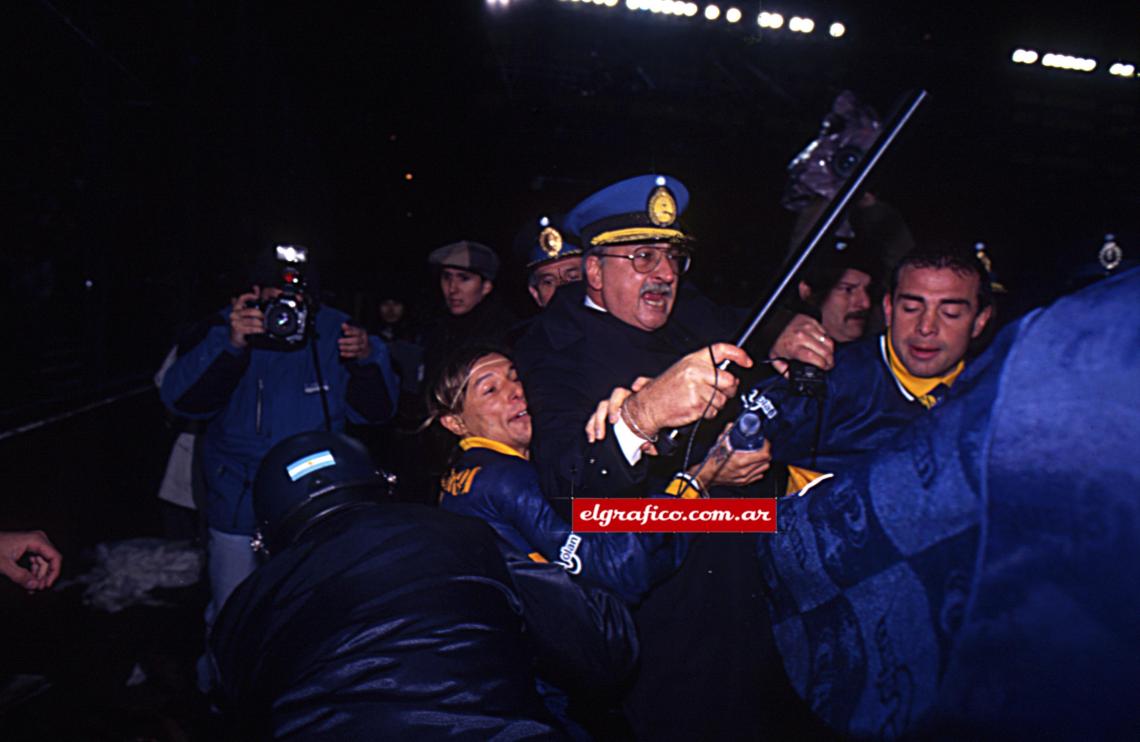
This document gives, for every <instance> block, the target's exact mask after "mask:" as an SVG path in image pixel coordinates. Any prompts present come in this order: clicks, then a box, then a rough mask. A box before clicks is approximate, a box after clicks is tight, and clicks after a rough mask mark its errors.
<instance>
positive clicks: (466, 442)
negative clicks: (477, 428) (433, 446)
mask: <svg viewBox="0 0 1140 742" xmlns="http://www.w3.org/2000/svg"><path fill="white" fill-rule="evenodd" d="M459 447H460V448H462V449H463V450H464V451H470V450H471V449H472V448H489V449H491V450H492V451H496V452H498V453H501V454H506V455H507V456H518V457H519V458H520V459H525V458H527V457H526V456H524V455H523V454H521V453H519V452H518V451H516V450H515V449H513V448H511V447H510V446H508V445H507V444H506V443H500V442H499V441H493V440H491V439H490V438H480V437H479V436H477V435H472V436H468V437H467V438H464V439H463V440H461V441H459Z"/></svg>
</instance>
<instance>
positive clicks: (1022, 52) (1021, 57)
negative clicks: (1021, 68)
mask: <svg viewBox="0 0 1140 742" xmlns="http://www.w3.org/2000/svg"><path fill="white" fill-rule="evenodd" d="M1010 58H1011V59H1012V60H1013V61H1014V62H1016V63H1017V64H1035V63H1036V62H1037V52H1035V51H1033V50H1032V49H1014V50H1013V56H1012V57H1010Z"/></svg>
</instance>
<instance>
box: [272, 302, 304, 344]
mask: <svg viewBox="0 0 1140 742" xmlns="http://www.w3.org/2000/svg"><path fill="white" fill-rule="evenodd" d="M265 331H266V332H267V333H269V334H270V335H273V336H275V337H280V338H286V337H289V336H290V335H292V334H293V333H295V332H296V331H297V312H296V310H294V309H293V307H291V306H289V305H288V304H281V303H277V304H274V305H273V306H271V307H269V309H268V310H267V312H266V314H265Z"/></svg>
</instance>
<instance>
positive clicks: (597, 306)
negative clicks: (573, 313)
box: [582, 294, 609, 314]
mask: <svg viewBox="0 0 1140 742" xmlns="http://www.w3.org/2000/svg"><path fill="white" fill-rule="evenodd" d="M582 303H583V304H585V305H586V306H587V307H589V308H590V309H594V310H597V311H599V312H603V313H605V314H609V311H608V310H607V309H606V308H605V307H603V306H602V305H601V304H598V302H596V301H594V300H593V299H591V298H590V295H589V294H587V295H586V296H585V297H584V298H583V300H582Z"/></svg>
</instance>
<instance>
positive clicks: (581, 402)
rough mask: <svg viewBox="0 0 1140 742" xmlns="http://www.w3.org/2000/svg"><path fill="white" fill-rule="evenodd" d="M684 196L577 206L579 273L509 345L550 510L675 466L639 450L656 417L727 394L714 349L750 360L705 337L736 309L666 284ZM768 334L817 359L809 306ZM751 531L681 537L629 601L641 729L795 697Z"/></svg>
mask: <svg viewBox="0 0 1140 742" xmlns="http://www.w3.org/2000/svg"><path fill="white" fill-rule="evenodd" d="M687 204H688V191H687V189H686V188H685V187H684V185H683V184H682V183H680V182H679V181H678V180H677V179H676V178H672V177H670V176H666V175H644V176H638V177H634V178H630V179H627V180H624V181H621V182H619V183H616V184H613V185H611V186H609V187H607V188H605V189H603V190H601V191H599V192H598V193H595V194H594V195H592V196H590V197H588V198H587V199H585V200H584V201H582V202H581V203H580V204H578V206H576V207H575V208H574V209H573V210H572V211H571V213H570V215H569V216H568V218H567V222H568V226H569V227H570V229H571V230H573V231H574V232H575V233H576V234H578V235H579V236H580V238H581V240H582V246H583V248H584V250H585V251H586V252H585V255H586V257H585V260H584V266H585V280H584V281H583V282H582V283H579V284H571V285H568V286H563V287H562V288H560V289H559V291H558V293H557V294H556V295H555V297H554V300H553V301H552V302H551V304H550V305H549V306H548V308H547V309H546V311H544V312H543V313H542V314H541V315H539V317H537V318H536V320H535V322H534V323H533V325H532V326H531V328H530V331H529V332H528V333H527V334H526V335H525V336H524V337H523V338H522V340H520V341H519V342H518V343H517V344H516V346H515V360H516V362H517V363H518V365H519V370H520V373H521V376H522V379H523V382H524V383H525V385H526V388H527V392H528V395H527V398H528V401H529V405H530V411H531V414H532V416H533V419H534V420H533V422H534V440H533V443H532V449H531V450H532V454H533V456H534V460H535V464H536V466H537V468H538V471H539V476H540V481H541V483H542V488H543V491H544V492H546V494H547V496H548V497H552V498H554V504H555V506H556V507H562V508H563V510H565V508H566V505H567V504H568V498H570V497H572V496H575V495H580V496H595V497H615V496H646V495H648V494H650V493H653V492H661V491H663V490H664V489H665V488H666V487H668V486H669V483H670V480H671V479H673V475H674V474H676V473H678V472H677V468H678V467H679V466H680V463H679V462H678V461H670V460H664V459H655V458H653V457H651V456H648V455H646V452H647V445H648V444H650V443H651V442H652V441H654V440H655V439H656V437H657V435H658V434H659V432H660V431H661V430H663V429H665V428H667V427H670V426H673V427H678V426H681V425H685V424H688V423H691V422H694V421H696V420H698V419H701V418H703V417H706V416H707V417H714V416H715V415H716V413H717V412H719V410H720V409H721V408H722V407H723V406H724V405H725V403H726V402H727V400H728V398H729V397H731V396H732V395H733V394H734V393H735V391H736V386H737V380H736V377H735V376H734V375H733V374H731V373H729V372H726V371H719V370H717V369H715V368H714V362H720V361H721V360H723V359H725V358H728V359H730V360H732V361H733V362H735V363H737V364H738V365H740V366H744V367H747V366H750V365H752V361H751V358H750V357H749V356H748V354H747V353H746V352H745V351H744V350H743V349H741V348H737V347H735V346H733V345H731V344H729V343H725V342H718V341H723V339H724V338H726V337H731V336H732V334H733V333H734V331H735V330H736V329H737V326H738V324H739V322H740V320H741V319H742V314H741V313H740V312H739V311H736V310H729V309H725V308H722V307H718V306H716V305H715V304H713V303H712V302H710V301H708V300H707V299H705V298H704V297H702V296H700V295H699V294H698V293H697V292H696V291H695V290H692V289H689V288H687V287H683V286H682V285H681V284H680V277H681V275H682V274H683V273H684V272H685V270H686V269H687V268H688V266H689V263H690V260H691V254H692V253H691V248H692V244H693V241H692V238H691V235H690V234H689V233H688V232H687V231H685V229H684V228H683V227H682V225H681V223H680V221H679V219H680V217H681V215H682V213H683V212H684V210H685V208H686V206H687ZM777 346H778V349H777V350H776V351H775V352H777V353H779V354H780V355H782V356H789V357H801V358H802V359H804V360H808V359H810V360H814V361H815V362H817V363H820V364H825V365H830V361H831V357H830V354H831V348H832V344H831V343H830V341H828V340H827V339H826V337H825V336H824V333H823V330H822V327H821V326H820V325H819V323H818V322H815V321H814V320H811V319H809V318H803V317H801V318H797V319H796V320H794V321H793V323H792V324H790V325H789V327H788V329H787V330H786V331H785V333H784V334H783V335H782V336H781V338H780V339H779V341H777ZM638 377H645V378H646V379H647V380H649V381H648V383H645V384H644V385H638V389H639V391H637V393H635V394H634V395H633V396H631V397H629V399H628V400H626V402H625V404H624V405H623V406H622V408H621V410H622V413H623V415H622V417H621V418H620V419H618V420H617V422H616V423H615V424H614V425H613V426H612V429H611V430H610V431H608V433H607V435H606V436H605V438H604V439H603V441H602V442H601V443H599V444H594V445H590V444H588V442H587V440H586V438H585V436H584V434H583V432H582V427H583V425H584V424H585V422H586V420H587V419H588V418H589V417H590V416H591V413H593V412H594V409H595V405H596V404H597V402H598V401H599V400H601V399H604V398H606V397H608V396H609V395H610V392H611V390H612V389H613V388H614V387H615V386H628V385H631V384H633V383H634V380H635V379H637V378H638ZM705 427H706V428H707V429H708V430H710V431H711V432H712V433H713V434H715V433H716V432H719V428H720V426H717V427H716V428H713V427H712V426H705ZM703 453H704V452H703V450H698V452H697V455H698V456H700V455H702V454H703ZM651 459H652V460H651ZM767 465H768V451H767V449H766V448H765V449H762V450H761V451H758V452H754V453H750V454H741V455H738V456H732V457H731V458H730V459H728V460H727V461H726V462H724V463H723V465H722V466H719V467H714V468H713V469H710V470H708V471H704V472H696V474H697V476H696V477H693V481H692V482H691V486H694V487H700V488H703V489H705V490H707V491H708V492H710V493H712V494H716V492H717V490H718V488H719V487H720V486H721V485H725V484H745V483H748V482H755V481H757V480H758V479H759V478H760V477H761V476H763V473H764V471H765V470H766V468H767ZM685 473H686V474H692V472H685ZM754 543H755V542H754V540H749V539H746V538H738V537H736V536H734V535H718V536H715V537H706V538H697V539H694V540H693V545H692V547H691V549H690V552H689V556H688V557H687V558H686V560H685V562H684V564H683V565H682V567H681V570H680V571H679V572H678V573H677V574H676V575H675V576H674V577H673V578H671V579H670V580H669V581H667V582H665V583H663V584H662V585H661V586H659V587H658V588H657V589H655V590H654V591H652V592H651V593H650V594H649V596H648V597H647V598H646V600H645V602H643V603H642V604H641V606H640V607H639V608H638V610H637V613H636V619H637V623H638V632H639V635H640V637H641V646H642V659H641V668H640V672H639V674H638V677H637V680H636V682H635V684H634V687H633V689H632V691H631V693H630V695H629V697H628V698H627V703H626V710H627V713H628V714H629V717H630V722H631V724H632V726H633V728H634V731H635V733H636V734H637V736H638V737H639V738H643V739H682V738H684V739H701V738H708V739H714V738H740V737H741V736H742V735H743V736H744V737H745V738H749V737H762V736H763V735H764V734H766V733H768V732H772V731H773V730H774V729H775V727H774V726H773V724H775V723H779V722H780V720H781V718H786V717H787V715H788V714H789V707H784V708H778V707H780V706H781V705H782V704H784V701H789V702H794V698H790V690H789V689H787V688H786V686H785V685H783V683H784V682H785V681H783V676H782V674H779V677H774V676H773V672H772V671H773V670H774V669H775V668H774V665H775V664H776V663H775V662H774V658H773V655H772V650H771V638H770V633H769V625H768V620H767V617H766V615H765V613H764V611H763V609H762V607H761V605H760V601H759V600H758V596H759V591H760V584H761V583H760V575H759V571H758V568H757V567H756V565H755V564H754V559H753V558H752V557H751V556H750V555H751V554H752V550H753V548H754ZM781 693H782V695H778V694H781Z"/></svg>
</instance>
